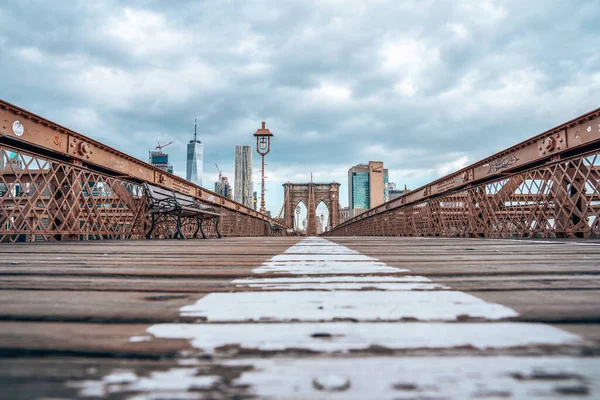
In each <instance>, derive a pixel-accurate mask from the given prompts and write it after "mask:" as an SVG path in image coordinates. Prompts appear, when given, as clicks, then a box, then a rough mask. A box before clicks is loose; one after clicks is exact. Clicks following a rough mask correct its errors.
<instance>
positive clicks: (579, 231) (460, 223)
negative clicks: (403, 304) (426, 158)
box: [326, 110, 600, 238]
mask: <svg viewBox="0 0 600 400" xmlns="http://www.w3.org/2000/svg"><path fill="white" fill-rule="evenodd" d="M326 235H331V236H363V235H365V236H367V235H368V236H462V237H578V238H598V237H600V110H595V111H593V112H591V113H588V114H586V115H584V116H582V117H580V118H577V119H575V120H573V121H569V122H568V123H566V124H563V125H561V126H559V127H557V128H554V129H552V130H550V131H547V132H545V133H543V134H541V135H538V136H536V137H534V138H532V139H530V140H528V141H526V142H523V143H521V144H519V145H517V146H514V147H512V148H510V149H507V150H505V151H504V152H501V153H498V154H496V155H494V156H492V157H489V158H487V159H485V160H482V161H480V162H478V163H476V164H473V165H471V166H469V167H467V168H464V169H462V170H460V171H458V172H456V173H453V174H450V175H448V176H446V177H444V178H442V179H439V180H437V181H435V182H432V183H431V184H428V185H425V186H423V187H421V188H419V189H416V190H414V191H412V192H409V193H408V194H405V195H403V196H402V197H400V198H398V199H394V200H393V201H390V202H387V203H385V204H383V205H381V206H379V207H376V208H375V209H372V210H369V211H368V212H365V213H363V214H361V215H359V216H357V217H355V218H352V219H350V220H348V221H346V222H344V223H342V224H341V225H338V226H337V227H334V228H333V229H332V230H331V231H329V232H327V233H326Z"/></svg>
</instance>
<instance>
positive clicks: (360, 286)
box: [236, 282, 448, 291]
mask: <svg viewBox="0 0 600 400" xmlns="http://www.w3.org/2000/svg"><path fill="white" fill-rule="evenodd" d="M236 286H237V287H248V288H261V289H263V290H326V291H331V290H361V291H364V290H395V291H401V290H442V289H448V286H442V285H438V284H436V283H374V282H371V283H319V282H315V283H258V284H252V283H251V284H247V285H236Z"/></svg>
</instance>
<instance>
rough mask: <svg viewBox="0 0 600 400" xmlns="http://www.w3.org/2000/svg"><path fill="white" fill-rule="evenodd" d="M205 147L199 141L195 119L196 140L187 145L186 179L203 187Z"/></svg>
mask: <svg viewBox="0 0 600 400" xmlns="http://www.w3.org/2000/svg"><path fill="white" fill-rule="evenodd" d="M203 153H204V146H203V145H202V142H200V141H199V140H197V136H196V119H195V118H194V140H190V142H189V143H188V145H187V168H186V173H185V179H187V180H188V181H190V182H192V183H195V184H197V185H200V186H202V166H203Z"/></svg>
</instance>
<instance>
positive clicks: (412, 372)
mask: <svg viewBox="0 0 600 400" xmlns="http://www.w3.org/2000/svg"><path fill="white" fill-rule="evenodd" d="M226 365H230V366H253V368H252V369H248V370H246V371H245V372H244V373H243V374H242V376H241V377H240V378H239V379H237V380H236V381H235V382H234V383H235V384H237V385H249V386H250V387H251V392H252V394H254V395H255V396H258V397H260V398H278V399H281V398H290V399H322V398H328V399H330V398H331V399H392V398H393V399H417V398H418V399H471V398H511V399H532V398H536V399H538V398H543V399H563V398H564V396H566V395H567V394H568V393H577V394H578V397H583V398H597V395H598V393H600V387H599V383H600V359H597V358H577V357H544V358H539V357H368V358H364V357H361V358H354V357H344V358H322V357H318V358H300V359H286V358H272V359H254V360H236V361H229V362H226ZM327 383H331V384H333V385H328V384H327ZM335 383H337V384H335Z"/></svg>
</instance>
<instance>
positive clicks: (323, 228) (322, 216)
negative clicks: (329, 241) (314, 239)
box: [321, 213, 325, 233]
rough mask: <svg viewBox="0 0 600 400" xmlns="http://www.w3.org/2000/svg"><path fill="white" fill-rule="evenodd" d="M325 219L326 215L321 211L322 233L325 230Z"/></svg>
mask: <svg viewBox="0 0 600 400" xmlns="http://www.w3.org/2000/svg"><path fill="white" fill-rule="evenodd" d="M323 221H325V216H324V215H323V213H321V233H323V232H325V225H323Z"/></svg>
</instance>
